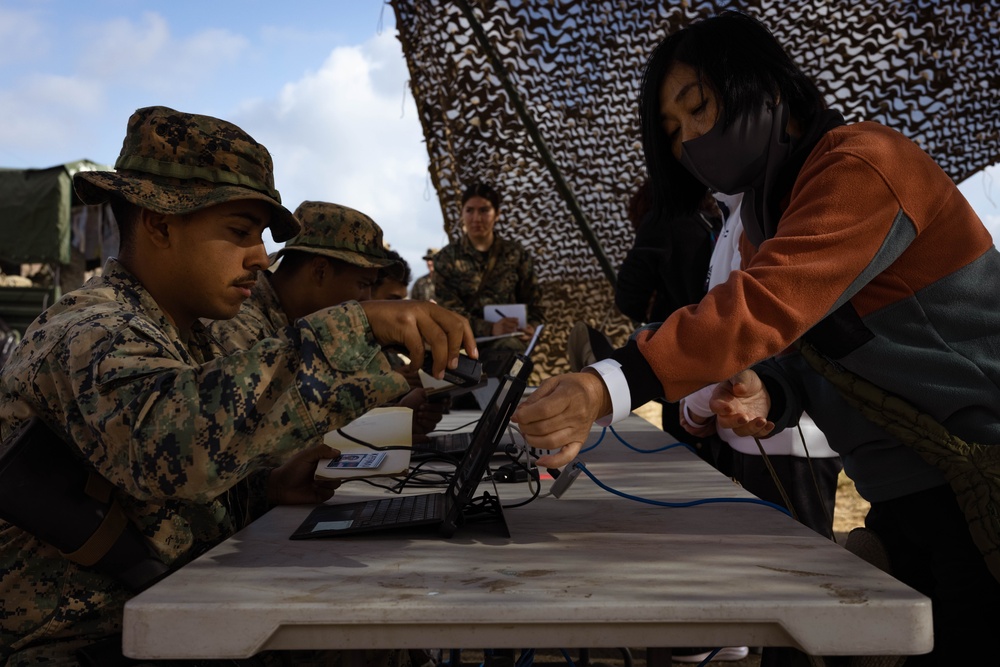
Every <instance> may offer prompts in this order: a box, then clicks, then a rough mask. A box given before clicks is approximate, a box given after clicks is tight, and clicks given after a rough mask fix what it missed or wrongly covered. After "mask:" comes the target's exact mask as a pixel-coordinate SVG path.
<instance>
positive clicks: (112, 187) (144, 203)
mask: <svg viewBox="0 0 1000 667" xmlns="http://www.w3.org/2000/svg"><path fill="white" fill-rule="evenodd" d="M73 186H74V187H75V189H76V193H77V195H78V196H79V197H80V200H81V201H82V202H83V203H84V204H103V203H105V202H106V201H108V199H109V197H110V196H111V195H112V194H116V195H119V196H121V197H122V198H123V199H125V200H126V201H129V202H131V203H133V204H135V205H136V206H140V207H142V208H145V209H149V210H150V211H155V212H156V213H163V214H165V215H186V214H188V213H194V212H195V211H200V210H201V209H204V208H208V207H209V206H215V205H217V204H224V203H226V202H230V201H237V200H241V199H255V200H259V201H262V202H266V203H268V204H270V205H271V206H272V208H273V215H272V216H271V222H270V224H269V225H268V226H269V227H270V228H271V236H272V237H273V238H274V240H275V241H277V242H281V241H287V240H288V239H290V238H292V237H294V236H295V235H296V234H298V233H299V229H300V225H299V221H298V220H296V219H295V216H294V215H292V212H291V211H289V210H288V209H287V208H285V207H284V206H282V205H281V203H280V202H278V201H276V200H275V199H274V198H273V197H271V196H270V195H268V194H266V193H263V192H260V191H258V190H254V189H252V188H247V187H243V186H239V185H225V184H217V183H211V182H209V181H205V180H201V179H196V178H194V179H178V178H166V177H160V176H153V175H149V174H131V173H123V172H117V171H81V172H77V173H76V174H74V176H73Z"/></svg>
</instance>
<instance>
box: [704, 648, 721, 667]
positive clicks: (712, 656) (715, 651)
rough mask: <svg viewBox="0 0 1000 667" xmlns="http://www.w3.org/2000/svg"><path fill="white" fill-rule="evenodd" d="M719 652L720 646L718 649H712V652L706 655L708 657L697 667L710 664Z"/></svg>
mask: <svg viewBox="0 0 1000 667" xmlns="http://www.w3.org/2000/svg"><path fill="white" fill-rule="evenodd" d="M721 650H722V647H721V646H720V647H719V648H716V649H712V652H711V653H709V654H708V657H706V658H705V659H704V660H702V661H701V662H699V663H698V667H705V666H706V665H708V663H710V662H712V658H714V657H715V656H716V655H718V654H719V651H721Z"/></svg>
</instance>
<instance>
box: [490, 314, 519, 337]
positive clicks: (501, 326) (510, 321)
mask: <svg viewBox="0 0 1000 667" xmlns="http://www.w3.org/2000/svg"><path fill="white" fill-rule="evenodd" d="M517 327H518V320H517V318H516V317H502V318H500V319H499V320H497V321H496V322H494V323H493V335H494V336H503V335H504V334H512V333H516V332H517Z"/></svg>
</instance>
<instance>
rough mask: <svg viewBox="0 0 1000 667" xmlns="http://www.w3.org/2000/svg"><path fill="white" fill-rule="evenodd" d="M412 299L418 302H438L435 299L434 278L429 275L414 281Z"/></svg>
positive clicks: (411, 291)
mask: <svg viewBox="0 0 1000 667" xmlns="http://www.w3.org/2000/svg"><path fill="white" fill-rule="evenodd" d="M410 298H411V299H416V300H418V301H435V302H436V301H437V299H436V298H435V297H434V276H432V275H431V274H429V273H428V274H427V275H425V276H420V277H419V278H417V279H416V280H415V281H413V287H411V288H410Z"/></svg>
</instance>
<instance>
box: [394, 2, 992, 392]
mask: <svg viewBox="0 0 1000 667" xmlns="http://www.w3.org/2000/svg"><path fill="white" fill-rule="evenodd" d="M466 1H468V3H469V5H471V6H472V11H473V12H474V13H475V15H476V17H477V19H478V20H479V21H480V22H481V24H482V26H483V28H484V30H485V32H486V35H487V37H488V39H489V41H490V42H491V45H492V48H493V49H494V50H495V53H496V55H497V56H498V57H499V58H500V60H501V61H502V62H503V65H504V67H505V68H506V73H505V76H507V77H508V78H509V80H510V82H511V83H512V84H513V86H514V89H515V90H516V91H517V94H518V95H519V96H520V98H521V100H522V102H523V103H524V105H525V107H526V109H527V113H528V114H529V115H530V117H531V118H532V119H533V121H534V123H535V124H536V125H537V126H538V130H539V133H540V135H541V137H542V139H543V140H544V142H545V143H546V144H547V146H548V148H549V150H550V152H551V154H552V156H553V158H554V161H555V163H556V164H557V165H558V167H559V170H560V171H561V173H562V175H563V178H564V179H565V180H566V182H567V183H568V184H569V187H570V189H571V190H572V192H573V193H574V194H575V197H576V200H577V201H578V202H579V205H580V208H581V209H582V210H583V212H584V213H585V215H586V216H587V218H588V219H589V222H590V225H591V227H592V228H593V230H594V235H595V236H596V238H597V240H598V241H599V243H600V244H601V246H602V247H603V250H604V253H605V254H606V256H607V257H608V258H609V259H610V263H611V265H612V266H613V267H617V266H618V264H619V263H620V262H621V260H622V258H623V257H624V256H625V253H626V251H627V250H628V248H629V247H630V245H631V240H632V232H631V227H630V225H629V223H628V220H627V217H626V204H627V202H628V199H629V197H630V196H631V194H632V193H633V192H634V190H635V189H636V188H637V187H638V185H639V183H640V182H641V180H642V178H643V175H644V171H645V169H644V166H643V161H642V149H641V146H640V142H639V131H638V123H637V97H638V90H639V80H640V77H641V73H642V70H643V66H644V64H645V61H646V58H647V57H648V55H649V54H650V53H651V52H652V50H653V48H654V46H655V45H656V44H657V43H658V42H659V40H660V39H662V38H663V36H665V35H666V34H668V33H670V32H671V31H673V30H676V29H678V28H680V27H682V26H684V25H686V24H688V23H690V22H692V21H695V20H697V19H700V18H704V17H707V16H711V15H712V14H715V13H717V12H719V11H721V10H723V9H740V10H743V11H746V12H748V13H750V14H753V15H755V16H757V17H759V18H761V19H762V20H763V22H764V23H765V24H766V25H767V26H768V27H770V28H771V30H772V31H773V32H774V33H775V35H776V37H777V38H778V39H779V40H780V41H781V42H782V44H783V45H784V46H785V47H786V48H787V49H788V50H789V52H790V53H791V54H792V56H793V58H795V60H796V61H797V62H798V63H800V64H801V65H802V66H803V67H804V69H805V70H806V71H807V72H808V73H810V74H811V75H812V76H813V77H814V78H815V79H816V80H817V82H818V84H819V85H820V88H821V89H822V90H823V91H824V93H825V94H826V96H827V99H828V101H829V102H830V104H831V106H833V107H834V108H837V109H838V110H840V111H841V112H843V113H844V115H845V116H846V117H847V118H848V120H850V121H857V120H877V121H879V122H882V123H885V124H887V125H890V126H892V127H894V128H896V129H898V130H899V131H901V132H902V133H904V134H906V135H907V136H909V137H910V138H911V139H913V140H915V141H916V142H917V143H918V144H920V145H921V146H922V147H923V148H924V149H925V150H927V151H928V152H929V153H930V154H931V155H932V156H933V157H934V158H935V159H936V160H937V161H938V162H939V163H940V164H941V166H942V167H943V168H944V169H945V170H946V171H947V172H948V173H949V174H950V175H951V177H952V178H953V179H955V180H956V181H961V180H964V179H965V178H966V177H968V176H970V175H972V174H973V173H975V172H976V171H979V170H980V169H982V168H984V167H986V166H989V165H990V164H993V163H995V162H997V161H998V160H1000V93H998V90H1000V28H998V25H1000V7H998V6H997V5H996V4H995V3H986V2H977V3H959V2H952V1H950V0H941V1H938V2H934V1H930V2H928V1H927V0H923V1H921V0H911V1H896V2H893V1H889V0H871V1H870V2H864V3H859V2H856V1H855V0H829V1H826V2H824V1H822V0H814V1H813V2H809V3H787V2H781V1H778V0H774V1H758V2H724V1H721V0H720V1H717V2H711V1H701V2H699V1H698V0H687V1H684V2H655V1H653V0H614V1H611V0H595V1H581V0H544V1H543V0H499V1H496V2H479V1H477V0H450V1H449V0H391V4H392V6H393V8H394V9H395V13H396V25H397V29H398V31H399V39H400V41H401V42H402V44H403V50H404V53H405V54H406V58H407V61H408V65H409V69H410V76H411V86H412V90H413V96H414V98H415V99H416V101H417V108H418V111H419V114H420V121H421V123H422V125H423V129H424V136H425V137H426V139H427V148H428V152H429V154H430V172H431V178H432V180H433V183H434V185H435V187H436V188H437V192H438V197H439V199H440V201H441V209H442V211H443V214H444V220H445V227H446V229H447V231H448V234H449V236H450V237H451V238H452V239H454V238H456V236H457V234H458V232H459V229H460V223H459V198H460V195H461V192H462V189H463V186H464V185H465V184H467V183H469V182H472V181H475V180H484V181H487V182H491V183H494V184H495V185H496V187H497V190H498V191H499V192H500V194H501V197H502V198H503V202H502V209H503V210H502V213H501V220H500V223H499V225H498V230H499V231H500V233H502V234H505V235H507V236H509V237H513V238H516V239H518V240H520V241H521V242H523V243H525V244H526V245H527V246H528V248H529V249H530V250H531V252H532V255H533V256H534V257H535V259H536V263H537V267H538V273H539V278H540V280H541V281H542V285H543V289H544V292H545V299H544V306H545V308H546V311H547V321H548V326H547V329H546V334H545V335H544V336H543V337H542V341H541V342H540V344H539V348H540V351H541V354H540V355H539V360H540V361H541V360H542V359H544V361H542V364H541V365H542V368H541V371H542V374H543V375H545V374H548V373H552V372H556V371H563V370H566V369H567V367H568V364H567V360H566V351H565V345H566V336H567V335H568V332H569V329H570V327H571V325H572V323H573V322H575V321H577V320H583V321H586V322H588V323H589V324H592V325H595V326H600V327H602V328H604V329H605V330H606V331H608V332H609V334H610V335H611V336H612V338H613V340H614V341H615V342H616V343H621V342H622V341H623V340H624V338H625V336H627V334H628V333H629V332H630V330H631V325H630V324H629V323H628V321H627V320H626V319H625V318H624V317H622V316H621V315H620V314H618V313H617V311H616V310H615V309H614V306H613V292H612V288H611V286H610V283H609V281H608V279H607V277H606V276H605V274H604V272H603V270H602V266H601V263H600V262H599V261H598V260H597V259H596V256H595V253H594V251H593V250H592V248H591V245H589V244H588V242H587V240H586V237H585V235H584V233H583V232H582V231H581V228H580V226H579V225H578V224H577V222H576V220H575V219H574V217H573V215H572V214H571V209H570V207H569V206H568V205H567V203H566V200H565V199H564V198H563V197H562V196H561V195H560V193H559V191H558V189H557V187H556V184H555V183H556V182H555V180H554V179H553V177H552V175H551V173H550V171H549V170H548V169H547V168H546V165H545V163H544V162H543V160H542V157H541V155H540V152H539V150H538V147H537V145H536V143H535V142H533V140H532V138H531V136H530V135H529V133H528V132H527V130H526V126H525V123H523V122H522V120H521V117H520V116H519V115H518V113H517V110H516V109H515V107H514V105H513V104H512V103H511V99H510V97H509V96H508V95H507V93H506V92H505V90H504V89H503V87H502V85H501V80H500V78H499V77H498V74H497V71H496V69H495V68H494V67H493V65H492V62H491V59H490V57H489V55H488V54H487V53H486V51H484V49H483V48H481V47H480V43H479V42H478V41H477V39H476V37H475V35H474V33H473V31H472V29H471V28H470V24H469V22H468V21H467V20H466V18H465V16H464V14H463V12H462V9H461V7H460V5H461V4H462V3H464V2H466Z"/></svg>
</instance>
